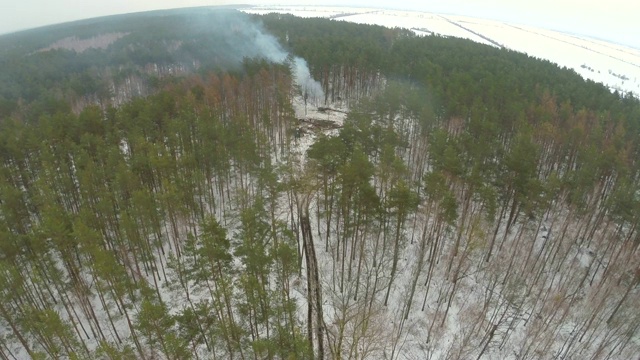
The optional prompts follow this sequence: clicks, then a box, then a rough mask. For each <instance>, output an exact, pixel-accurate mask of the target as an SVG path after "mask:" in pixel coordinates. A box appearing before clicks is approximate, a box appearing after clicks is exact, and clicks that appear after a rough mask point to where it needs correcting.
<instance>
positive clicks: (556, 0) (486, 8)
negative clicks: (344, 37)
mask: <svg viewBox="0 0 640 360" xmlns="http://www.w3.org/2000/svg"><path fill="white" fill-rule="evenodd" d="M330 2H333V3H335V4H338V3H340V4H342V5H353V6H367V7H384V8H394V9H409V10H424V11H432V12H439V13H447V14H459V15H467V16H474V17H480V18H488V19H495V20H501V21H507V22H513V23H519V24H525V25H534V26H538V27H542V28H548V29H553V30H560V31H564V32H569V33H573V34H580V35H587V36H591V37H595V38H599V39H604V40H609V41H613V42H616V43H620V44H625V45H630V46H633V47H636V48H639V49H640V19H639V18H640V1H637V0H606V1H605V0H598V1H594V0H475V1H474V0H426V1H402V0H400V1H397V0H396V1H393V0H368V1H366V0H343V1H335V0H330V1H324V2H322V3H323V5H325V4H329V3H330ZM237 3H245V4H299V5H310V4H320V3H321V2H320V1H317V0H316V1H313V0H271V1H269V0H235V1H234V0H90V1H87V0H83V1H78V0H2V4H0V34H4V33H8V32H12V31H16V30H22V29H28V28H33V27H38V26H43V25H48V24H55V23H61V22H66V21H70V20H78V19H85V18H91V17H96V16H103V15H112V14H122V13H128V12H137V11H144V10H153V9H168V8H176V7H189V6H206V5H224V4H237Z"/></svg>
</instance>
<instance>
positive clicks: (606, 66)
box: [242, 6, 640, 96]
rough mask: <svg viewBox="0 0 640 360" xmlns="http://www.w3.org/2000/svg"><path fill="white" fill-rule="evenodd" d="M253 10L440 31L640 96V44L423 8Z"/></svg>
mask: <svg viewBox="0 0 640 360" xmlns="http://www.w3.org/2000/svg"><path fill="white" fill-rule="evenodd" d="M242 11H244V12H247V13H251V14H267V13H272V12H276V13H288V14H293V15H296V16H300V17H326V18H333V19H337V20H343V21H350V22H354V23H361V24H376V25H382V26H386V27H401V28H407V29H411V30H413V31H415V32H416V33H417V34H419V35H429V34H432V33H433V34H440V35H443V36H453V37H460V38H466V39H470V40H473V41H476V42H479V43H483V44H487V45H492V46H498V47H505V48H509V49H512V50H516V51H520V52H524V53H527V54H529V55H531V56H534V57H538V58H542V59H546V60H549V61H552V62H554V63H556V64H558V65H560V66H563V67H567V68H570V69H573V70H575V71H576V72H577V73H578V74H580V75H581V76H583V77H584V78H587V79H591V80H593V81H596V82H599V83H603V84H605V85H606V86H608V87H609V88H610V89H612V90H618V91H620V92H624V93H627V92H632V93H634V94H635V95H636V96H640V49H634V48H630V47H626V46H623V45H618V44H612V43H608V42H604V41H601V40H596V39H592V38H587V37H581V36H579V35H572V34H565V33H561V32H557V31H551V30H545V29H538V28H533V27H529V26H520V25H517V24H507V23H503V22H498V21H492V20H484V19H477V18H470V17H463V16H455V15H441V14H433V13H426V12H418V11H399V10H381V9H373V8H349V7H324V6H266V7H254V8H246V9H243V10H242Z"/></svg>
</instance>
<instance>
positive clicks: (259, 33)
mask: <svg viewBox="0 0 640 360" xmlns="http://www.w3.org/2000/svg"><path fill="white" fill-rule="evenodd" d="M225 17H226V19H224V20H223V21H221V22H217V24H215V26H218V27H220V28H221V29H220V30H221V31H225V32H228V31H231V32H232V33H234V34H233V35H234V36H232V37H231V40H230V41H233V42H234V43H233V44H228V45H230V48H232V49H233V50H236V53H235V54H227V55H229V56H232V57H234V58H236V59H237V61H238V62H239V61H242V59H244V58H247V57H249V58H255V57H262V58H265V59H267V60H269V61H272V62H276V63H285V62H290V68H291V73H292V75H293V78H294V81H295V83H296V85H297V86H298V87H299V88H300V91H301V92H302V94H303V96H305V98H309V99H316V100H317V99H323V98H324V92H323V90H322V86H321V85H320V83H319V82H318V81H316V80H315V79H313V77H312V76H311V72H310V70H309V66H308V64H307V61H306V60H305V59H303V58H301V57H298V56H292V55H291V54H289V52H287V51H285V50H284V49H283V47H282V46H281V45H280V43H279V42H278V40H277V39H276V38H275V37H274V36H273V35H271V34H269V33H267V31H266V30H265V29H264V28H263V27H262V25H261V24H259V23H256V22H255V21H253V20H252V19H251V18H250V17H249V16H248V15H246V14H244V13H240V12H233V13H231V12H230V13H225Z"/></svg>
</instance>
